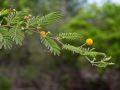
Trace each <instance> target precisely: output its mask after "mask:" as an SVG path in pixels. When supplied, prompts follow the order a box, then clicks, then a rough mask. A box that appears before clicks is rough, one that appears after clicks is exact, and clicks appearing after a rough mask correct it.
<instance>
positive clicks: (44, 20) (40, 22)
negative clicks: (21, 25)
mask: <svg viewBox="0 0 120 90" xmlns="http://www.w3.org/2000/svg"><path fill="white" fill-rule="evenodd" d="M61 17H62V16H61V14H59V13H57V12H53V13H50V14H48V15H45V16H42V17H40V16H37V17H31V18H30V19H28V22H27V24H28V25H29V26H39V27H44V26H46V25H49V24H52V23H54V22H56V21H58V20H59V19H60V18H61Z"/></svg>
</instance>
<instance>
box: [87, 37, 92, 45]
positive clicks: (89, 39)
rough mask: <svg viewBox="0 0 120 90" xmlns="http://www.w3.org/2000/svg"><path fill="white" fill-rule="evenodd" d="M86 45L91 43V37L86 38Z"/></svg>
mask: <svg viewBox="0 0 120 90" xmlns="http://www.w3.org/2000/svg"><path fill="white" fill-rule="evenodd" d="M86 45H88V46H91V45H93V39H91V38H88V39H86Z"/></svg>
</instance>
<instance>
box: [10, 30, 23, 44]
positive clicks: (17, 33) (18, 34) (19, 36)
mask: <svg viewBox="0 0 120 90" xmlns="http://www.w3.org/2000/svg"><path fill="white" fill-rule="evenodd" d="M10 37H11V38H12V40H13V41H15V43H16V44H19V45H22V41H23V40H24V37H25V36H24V32H22V31H21V30H20V29H17V28H11V29H10Z"/></svg>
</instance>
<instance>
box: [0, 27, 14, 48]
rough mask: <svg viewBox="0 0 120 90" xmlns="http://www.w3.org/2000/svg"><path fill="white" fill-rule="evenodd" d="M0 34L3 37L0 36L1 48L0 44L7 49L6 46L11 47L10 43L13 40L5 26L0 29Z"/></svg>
mask: <svg viewBox="0 0 120 90" xmlns="http://www.w3.org/2000/svg"><path fill="white" fill-rule="evenodd" d="M0 34H2V36H3V38H2V42H0V44H1V45H0V47H1V48H2V46H3V47H4V48H5V49H7V48H11V47H12V44H13V41H12V39H11V37H10V33H9V31H8V30H7V29H5V28H2V29H1V30H0Z"/></svg>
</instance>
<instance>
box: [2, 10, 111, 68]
mask: <svg viewBox="0 0 120 90" xmlns="http://www.w3.org/2000/svg"><path fill="white" fill-rule="evenodd" d="M60 18H61V14H59V13H57V12H53V13H50V14H48V15H46V16H42V17H40V16H32V15H30V14H29V13H28V12H27V11H16V10H15V9H4V10H1V11H0V48H5V49H7V48H11V47H12V45H13V44H18V45H21V44H22V41H23V40H24V38H25V34H28V32H32V33H34V32H35V33H38V34H39V36H40V40H41V42H42V43H43V44H44V45H45V46H46V47H47V48H48V49H49V51H50V52H51V53H53V54H54V55H60V50H61V49H65V50H69V51H72V52H74V53H77V54H80V55H83V56H84V57H85V58H86V59H87V60H88V61H89V62H90V63H91V64H92V65H95V66H98V67H106V66H107V65H112V64H113V63H112V62H109V60H110V58H111V57H107V56H106V54H105V53H101V52H96V51H95V50H94V49H93V48H92V49H90V48H85V47H84V46H85V45H88V46H90V45H92V44H93V40H92V39H91V38H88V39H87V40H86V42H85V44H82V45H81V46H73V45H70V44H64V43H63V42H62V40H64V39H66V40H75V39H80V38H81V35H80V34H78V33H59V34H58V35H56V36H53V35H52V33H50V32H49V31H48V32H45V31H44V30H43V28H44V27H45V26H47V25H49V24H51V23H53V22H55V21H57V20H59V19H60ZM98 59H100V60H98Z"/></svg>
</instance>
